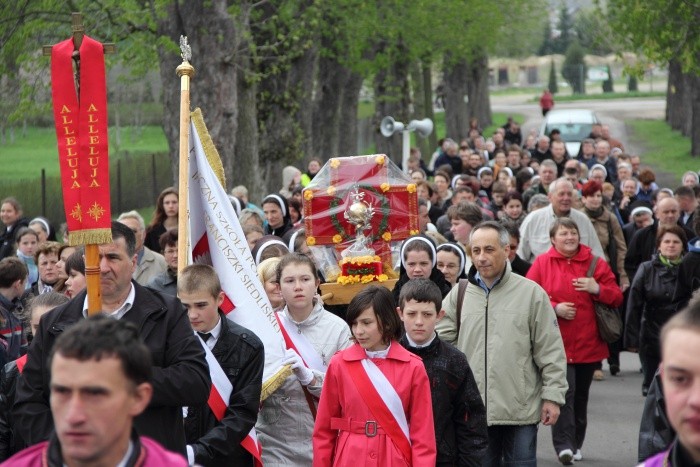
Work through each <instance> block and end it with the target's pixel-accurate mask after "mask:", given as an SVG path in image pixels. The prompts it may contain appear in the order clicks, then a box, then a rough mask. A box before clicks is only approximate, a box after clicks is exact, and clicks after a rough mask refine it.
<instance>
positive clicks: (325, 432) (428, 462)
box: [313, 341, 436, 467]
mask: <svg viewBox="0 0 700 467" xmlns="http://www.w3.org/2000/svg"><path fill="white" fill-rule="evenodd" d="M364 358H367V354H366V353H365V350H364V349H363V348H362V347H360V346H359V345H358V344H355V345H353V346H352V347H349V348H347V349H345V350H343V351H342V352H339V353H337V354H336V355H335V356H334V357H333V358H332V359H331V362H330V364H329V366H328V371H327V372H326V378H325V380H324V381H323V391H322V392H321V400H320V402H319V405H318V414H317V416H316V425H315V426H314V435H313V445H314V464H313V465H314V467H321V466H350V467H357V466H360V465H361V466H366V467H370V466H379V467H389V466H406V465H412V466H415V467H427V466H430V467H433V466H434V465H435V456H436V448H435V428H434V424H433V409H432V404H431V398H430V386H429V384H428V375H427V374H426V372H425V367H424V366H423V362H422V360H421V359H420V357H417V356H416V355H414V354H412V353H410V352H409V351H408V350H406V349H404V348H403V347H402V346H401V344H399V343H398V342H396V341H392V342H391V348H390V349H389V354H388V355H387V358H386V359H382V358H377V359H373V360H372V361H373V362H374V363H375V364H376V365H377V366H378V367H379V369H380V371H381V372H382V373H383V374H384V376H386V377H387V379H388V380H389V381H390V382H391V384H392V386H394V389H396V392H397V393H398V395H399V396H400V397H401V401H402V402H403V408H404V412H405V413H406V420H407V421H408V424H409V437H410V440H411V451H412V454H413V458H412V463H411V464H407V463H406V461H405V460H404V457H403V456H402V454H401V452H400V451H399V449H398V448H397V447H396V446H395V445H394V443H393V442H392V441H391V438H390V437H389V436H388V435H385V434H383V431H382V432H380V433H379V434H377V436H375V437H368V436H366V435H365V434H364V433H362V434H360V433H350V432H347V431H338V430H333V429H331V418H342V419H345V420H349V419H352V420H353V422H360V423H364V422H366V421H369V420H374V419H375V418H374V417H373V416H372V413H371V411H370V409H369V407H367V406H366V405H365V402H364V400H363V399H362V396H361V395H360V393H359V392H358V391H357V388H356V387H355V383H353V381H352V380H351V379H350V376H349V374H348V371H347V365H348V363H347V362H352V361H358V360H362V359H364Z"/></svg>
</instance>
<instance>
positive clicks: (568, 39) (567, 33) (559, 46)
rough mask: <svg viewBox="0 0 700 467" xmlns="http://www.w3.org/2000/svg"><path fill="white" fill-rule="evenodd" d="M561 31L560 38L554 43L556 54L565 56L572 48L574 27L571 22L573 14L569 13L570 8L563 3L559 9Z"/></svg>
mask: <svg viewBox="0 0 700 467" xmlns="http://www.w3.org/2000/svg"><path fill="white" fill-rule="evenodd" d="M557 27H558V29H559V37H557V38H555V39H554V41H553V48H554V53H558V54H563V53H565V52H566V51H567V50H569V47H570V46H571V44H572V42H573V40H574V36H573V32H574V30H573V29H574V25H573V21H572V20H571V13H570V12H569V7H568V6H567V5H566V2H563V1H562V2H561V5H560V7H559V24H558V25H557Z"/></svg>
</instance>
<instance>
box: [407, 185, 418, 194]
mask: <svg viewBox="0 0 700 467" xmlns="http://www.w3.org/2000/svg"><path fill="white" fill-rule="evenodd" d="M406 191H408V192H409V193H415V192H416V184H415V183H409V184H408V185H406Z"/></svg>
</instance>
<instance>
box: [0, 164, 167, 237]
mask: <svg viewBox="0 0 700 467" xmlns="http://www.w3.org/2000/svg"><path fill="white" fill-rule="evenodd" d="M109 175H110V176H109V179H110V194H111V199H112V206H111V207H112V216H113V217H116V215H117V214H119V213H120V212H124V211H130V210H132V209H141V208H144V207H148V206H153V205H155V203H156V199H157V198H158V194H159V193H160V192H161V191H162V190H163V189H164V188H166V187H168V186H171V185H172V183H173V176H172V171H171V167H170V160H169V159H168V157H167V155H164V154H146V155H141V156H130V155H124V156H120V157H119V158H117V159H116V160H112V161H111V164H110V174H109ZM8 196H12V197H14V198H17V201H19V202H20V204H21V205H22V208H23V210H24V215H25V216H27V217H30V218H31V217H33V216H39V215H41V216H44V217H46V218H47V219H49V221H50V222H51V223H52V224H53V225H54V226H58V225H60V224H61V223H62V222H65V219H66V216H65V212H64V210H63V190H62V189H61V177H60V176H58V175H56V176H47V175H46V171H45V170H44V169H43V168H42V169H40V170H39V171H38V173H37V177H36V178H33V179H18V180H2V182H1V183H0V199H3V198H6V197H8ZM148 221H149V219H146V222H148Z"/></svg>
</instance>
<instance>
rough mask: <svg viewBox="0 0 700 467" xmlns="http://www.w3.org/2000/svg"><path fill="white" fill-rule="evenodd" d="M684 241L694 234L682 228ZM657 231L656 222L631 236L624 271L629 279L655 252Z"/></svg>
mask: <svg viewBox="0 0 700 467" xmlns="http://www.w3.org/2000/svg"><path fill="white" fill-rule="evenodd" d="M681 227H682V228H683V230H684V231H685V236H686V240H687V239H690V238H693V237H695V234H694V233H693V232H692V231H691V230H690V229H688V228H687V227H683V226H681ZM658 230H659V223H658V221H656V220H655V221H654V223H653V224H651V225H649V226H647V227H644V228H642V229H639V230H637V232H636V233H635V234H634V235H633V236H632V239H631V240H630V241H629V242H628V244H627V254H626V255H625V271H626V272H627V277H629V278H630V279H631V278H632V277H634V275H635V273H636V272H637V268H638V267H639V265H640V264H642V263H643V262H644V261H649V260H650V259H651V257H652V256H653V255H654V253H655V252H656V233H657V232H658Z"/></svg>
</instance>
